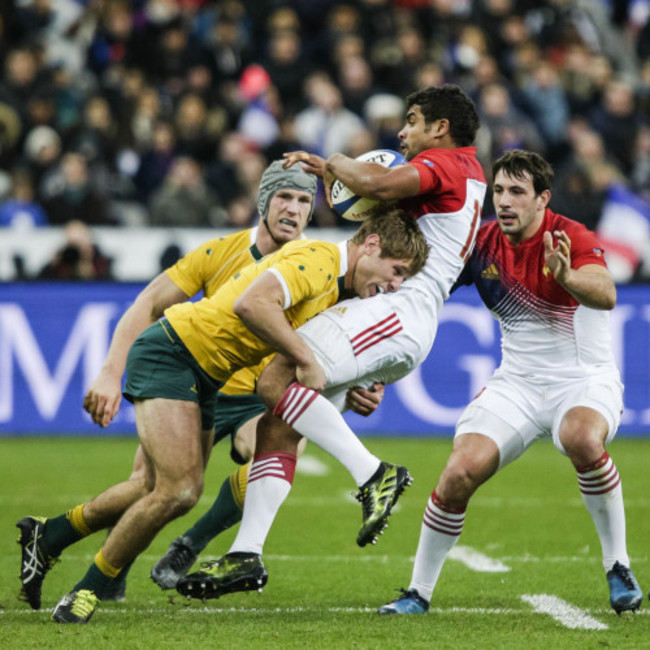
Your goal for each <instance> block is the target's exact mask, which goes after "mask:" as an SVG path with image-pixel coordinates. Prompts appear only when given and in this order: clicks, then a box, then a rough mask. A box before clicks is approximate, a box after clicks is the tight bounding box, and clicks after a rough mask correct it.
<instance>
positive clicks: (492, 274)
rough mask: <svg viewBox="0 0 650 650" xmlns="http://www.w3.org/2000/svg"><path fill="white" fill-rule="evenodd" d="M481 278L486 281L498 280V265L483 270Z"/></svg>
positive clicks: (491, 265)
mask: <svg viewBox="0 0 650 650" xmlns="http://www.w3.org/2000/svg"><path fill="white" fill-rule="evenodd" d="M481 277H482V278H483V279H484V280H498V279H499V271H498V269H497V267H496V264H490V266H488V267H487V269H483V270H482V271H481Z"/></svg>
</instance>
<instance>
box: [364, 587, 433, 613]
mask: <svg viewBox="0 0 650 650" xmlns="http://www.w3.org/2000/svg"><path fill="white" fill-rule="evenodd" d="M400 591H401V592H402V595H401V596H398V597H397V598H396V599H395V600H393V601H391V602H390V603H387V604H386V605H382V606H381V607H380V608H379V609H378V610H377V614H426V613H427V612H428V611H429V603H428V602H427V601H426V600H424V598H422V596H420V594H419V593H418V592H417V591H416V590H415V589H409V590H408V591H407V590H406V589H400Z"/></svg>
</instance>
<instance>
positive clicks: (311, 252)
mask: <svg viewBox="0 0 650 650" xmlns="http://www.w3.org/2000/svg"><path fill="white" fill-rule="evenodd" d="M347 265H348V263H347V245H346V242H342V243H341V244H331V243H329V242H324V241H318V240H309V239H307V240H300V241H293V242H289V243H287V244H285V245H284V246H283V247H282V249H281V250H279V251H277V252H276V253H273V254H272V255H268V256H267V257H265V258H263V259H262V260H261V261H259V262H257V263H256V264H250V265H249V266H247V267H246V268H244V269H243V270H242V271H241V272H240V273H238V274H237V275H236V276H235V277H234V278H232V279H230V280H228V282H226V283H225V284H224V285H223V286H222V287H221V288H220V289H219V290H218V291H217V292H216V293H215V294H214V295H212V296H211V297H210V298H203V300H199V301H198V302H196V303H191V302H184V303H179V304H177V305H173V306H172V307H169V309H167V310H165V316H166V317H167V319H168V321H169V323H170V324H171V326H172V327H173V328H174V330H175V331H176V332H177V334H178V336H179V337H180V338H181V340H182V341H183V343H184V344H185V346H186V347H187V349H188V350H189V351H190V353H191V354H192V355H193V356H194V358H195V359H196V360H197V362H198V363H199V365H200V366H201V367H202V368H203V369H204V370H205V371H206V372H207V373H208V374H209V375H210V376H211V377H213V378H214V379H216V380H217V381H223V382H225V381H227V380H228V378H229V377H230V376H231V375H232V374H233V373H234V372H236V371H237V370H239V369H240V368H244V367H247V366H254V365H257V364H258V363H260V362H261V361H262V359H263V358H264V357H266V356H268V355H269V354H271V353H272V351H273V350H272V348H270V347H269V346H268V345H267V344H266V343H264V342H263V341H262V340H260V339H259V338H257V336H255V335H254V334H253V333H252V332H250V331H249V330H248V329H247V328H246V326H245V325H244V324H243V323H242V322H241V320H240V319H239V317H238V316H237V315H236V314H235V312H234V310H233V305H234V302H235V300H236V299H237V298H238V297H239V296H240V295H241V294H242V293H243V292H244V290H245V289H246V288H247V287H248V286H249V285H250V284H251V283H252V282H253V281H254V280H255V279H256V278H257V277H258V276H260V275H261V274H262V273H264V272H265V271H267V270H270V271H271V272H272V273H274V274H275V275H276V277H278V279H279V280H280V282H281V283H282V286H283V290H284V293H285V305H284V313H285V316H286V317H287V320H288V321H289V323H290V324H291V326H292V327H293V328H294V329H295V328H297V327H299V326H300V325H302V324H303V323H305V322H306V321H307V320H309V319H310V318H311V317H312V316H315V315H316V314H318V313H319V312H321V311H323V310H324V309H327V307H330V306H331V305H333V304H334V303H336V302H337V300H338V298H339V295H340V292H341V290H342V286H343V276H344V275H345V273H346V271H347Z"/></svg>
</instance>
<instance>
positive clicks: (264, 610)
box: [0, 596, 650, 629]
mask: <svg viewBox="0 0 650 650" xmlns="http://www.w3.org/2000/svg"><path fill="white" fill-rule="evenodd" d="M261 597H262V596H260V598H261ZM173 598H174V599H175V600H176V602H174V603H171V602H170V603H169V604H168V605H167V606H165V607H138V608H134V607H133V608H127V607H113V606H112V605H110V604H109V605H101V604H100V605H99V610H98V612H99V613H100V614H102V615H104V614H119V615H123V614H133V613H134V612H136V611H137V612H139V613H142V614H163V615H165V614H166V615H176V614H177V613H178V614H301V613H319V612H325V613H329V614H368V613H374V612H376V611H377V607H379V604H377V607H325V608H323V607H205V606H203V607H201V606H198V602H197V601H193V602H191V603H190V602H188V601H186V600H185V599H184V598H183V597H182V596H173ZM521 598H522V600H527V599H532V598H551V599H553V600H554V601H556V602H557V603H562V608H563V609H567V608H570V609H574V610H576V611H577V612H580V615H581V616H582V617H583V618H586V619H589V620H591V621H593V622H595V623H596V624H597V625H598V626H599V627H597V628H594V627H593V626H592V627H587V628H586V629H608V627H607V625H605V624H603V623H600V621H596V620H595V619H592V618H591V617H590V616H589V613H591V614H595V615H598V616H613V615H614V612H613V610H611V609H598V610H595V611H593V612H589V613H588V610H579V609H578V608H577V607H574V606H573V605H569V604H568V603H565V602H564V601H563V600H561V599H560V598H556V597H555V596H521ZM51 612H52V610H51V608H48V607H44V608H43V609H40V610H37V611H35V610H33V609H16V608H11V609H0V620H1V618H2V616H3V615H5V616H6V615H8V614H11V615H14V614H22V615H26V616H39V615H40V616H43V617H45V616H47V617H49V616H50V615H51ZM528 613H531V612H530V611H527V610H522V609H516V608H514V607H431V609H429V614H441V615H448V614H462V615H467V614H489V615H494V616H521V615H522V614H528ZM533 613H537V614H549V613H550V612H548V611H544V610H540V609H537V608H535V609H534V611H533ZM648 615H650V610H643V609H642V610H639V611H637V612H635V618H636V617H637V616H648ZM553 618H555V616H553ZM568 627H572V628H576V627H579V628H581V629H585V627H584V626H575V625H569V626H568Z"/></svg>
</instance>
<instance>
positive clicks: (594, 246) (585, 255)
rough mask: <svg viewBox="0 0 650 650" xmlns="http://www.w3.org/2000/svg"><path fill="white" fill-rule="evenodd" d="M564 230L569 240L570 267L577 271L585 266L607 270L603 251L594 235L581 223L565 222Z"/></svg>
mask: <svg viewBox="0 0 650 650" xmlns="http://www.w3.org/2000/svg"><path fill="white" fill-rule="evenodd" d="M569 224H571V225H570V227H569ZM564 230H565V231H566V234H567V235H569V239H570V240H571V266H572V267H573V268H574V269H579V268H580V267H581V266H585V265H586V264H598V265H599V266H604V267H605V268H607V262H605V256H604V252H605V251H604V250H603V247H602V244H601V243H600V241H599V240H598V237H596V234H595V233H593V232H592V231H591V230H589V229H588V228H586V227H585V226H583V225H582V224H581V223H576V222H573V223H572V222H570V221H569V222H567V225H566V226H565V227H564Z"/></svg>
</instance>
